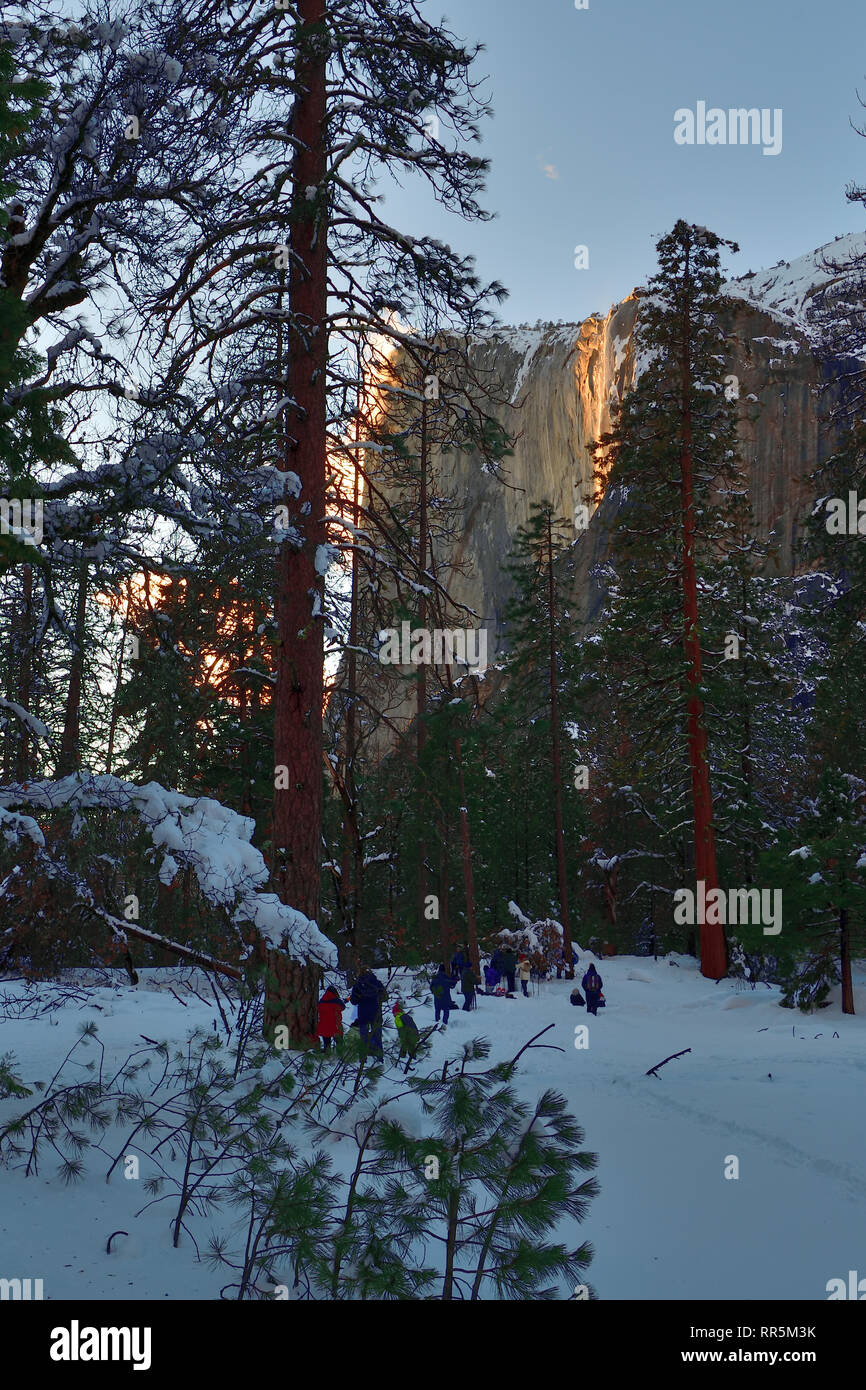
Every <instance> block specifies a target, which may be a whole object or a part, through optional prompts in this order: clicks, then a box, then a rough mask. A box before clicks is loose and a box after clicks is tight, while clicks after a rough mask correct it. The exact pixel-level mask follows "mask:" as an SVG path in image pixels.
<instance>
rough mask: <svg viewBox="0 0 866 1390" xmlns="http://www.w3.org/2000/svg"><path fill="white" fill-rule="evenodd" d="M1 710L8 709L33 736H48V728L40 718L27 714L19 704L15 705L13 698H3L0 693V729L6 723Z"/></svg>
mask: <svg viewBox="0 0 866 1390" xmlns="http://www.w3.org/2000/svg"><path fill="white" fill-rule="evenodd" d="M3 710H8V711H9V713H10V714H11V715H12V716H13V717H14V718H15V719H19V720H20V721H21V723H22V724H23V725H24V726H25V728H26V729H28V730H29V732H30V733H31V734H32V735H33V737H34V738H47V737H48V730H47V728H46V727H45V725H44V724H43V723H42V720H41V719H37V718H35V716H34V715H32V714H29V713H28V711H27V710H26V709H24V708H22V706H21V705H16V703H15V701H14V700H5V699H4V698H3V696H2V695H0V729H2V728H3V727H4V725H5V723H6V720H5V719H4V717H3V714H2V711H3Z"/></svg>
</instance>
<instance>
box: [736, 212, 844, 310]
mask: <svg viewBox="0 0 866 1390" xmlns="http://www.w3.org/2000/svg"><path fill="white" fill-rule="evenodd" d="M864 255H866V232H852V233H850V234H849V235H848V236H841V237H837V238H836V240H835V241H830V242H828V243H827V244H826V245H825V246H818V247H816V248H815V250H814V251H809V252H807V253H806V255H805V256H798V257H797V259H796V260H793V261H779V263H778V265H774V266H770V267H769V269H767V270H759V271H757V272H750V273H749V274H747V275H740V276H738V277H737V278H736V279H735V280H729V281H728V283H727V284H726V285H725V286H724V291H725V293H726V294H729V295H731V296H732V297H733V298H736V299H744V300H745V301H746V303H747V304H752V305H754V306H755V308H758V309H763V310H765V311H766V313H768V314H773V315H774V317H776V318H779V319H784V320H787V321H788V322H790V323H792V324H794V325H795V326H796V327H798V328H800V329H801V330H802V331H803V332H804V333H806V334H807V335H808V333H809V329H810V320H811V318H812V313H813V308H814V303H813V301H814V297H815V295H816V293H817V292H818V290H821V289H823V288H824V287H825V286H827V285H829V284H832V283H833V281H835V280H838V279H839V278H840V272H839V271H835V270H833V269H831V268H829V267H828V265H827V262H828V261H830V262H833V263H835V264H838V265H841V266H843V267H844V266H845V265H847V264H849V263H850V262H851V261H852V260H853V259H854V258H856V257H858V256H864Z"/></svg>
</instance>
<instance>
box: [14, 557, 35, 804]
mask: <svg viewBox="0 0 866 1390" xmlns="http://www.w3.org/2000/svg"><path fill="white" fill-rule="evenodd" d="M23 582H24V602H23V604H22V606H21V647H20V656H21V666H20V669H19V673H18V685H17V688H16V692H15V693H16V698H17V702H18V704H19V705H20V706H21V708H22V709H26V710H27V713H28V714H32V712H33V711H32V710H31V708H30V702H31V700H32V697H33V636H34V634H33V566H32V565H25V566H24V574H23ZM12 722H13V724H14V723H15V721H12ZM30 740H31V735H30V731H29V730H28V729H27V727H26V726H25V725H23V724H22V725H20V727H19V728H18V731H17V744H16V745H15V748H14V761H13V766H14V772H15V780H16V782H26V781H27V780H28V778H29V777H30V772H31V766H30V763H31V758H30Z"/></svg>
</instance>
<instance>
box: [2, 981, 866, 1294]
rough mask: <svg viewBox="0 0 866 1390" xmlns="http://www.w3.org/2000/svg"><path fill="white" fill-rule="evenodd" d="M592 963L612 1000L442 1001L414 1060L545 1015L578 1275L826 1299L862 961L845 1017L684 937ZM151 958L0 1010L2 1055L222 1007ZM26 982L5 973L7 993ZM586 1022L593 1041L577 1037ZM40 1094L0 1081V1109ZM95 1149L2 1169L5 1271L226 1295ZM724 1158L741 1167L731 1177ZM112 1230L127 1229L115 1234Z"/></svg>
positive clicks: (47, 1072)
mask: <svg viewBox="0 0 866 1390" xmlns="http://www.w3.org/2000/svg"><path fill="white" fill-rule="evenodd" d="M589 959H591V957H589V956H588V955H583V956H582V959H581V966H580V969H579V972H578V973H579V974H581V973H582V972H583V969H584V968H585V966H586V964H587V963H588V961H589ZM599 967H600V969H601V972H602V974H603V976H604V981H605V996H606V998H607V1001H608V1003H607V1008H606V1009H605V1010H602V1011H601V1013H600V1014H599V1016H598V1017H597V1018H588V1017H587V1015H586V1012H585V1010H584V1009H578V1008H573V1007H571V1005H570V1004H569V991H570V989H571V985H570V984H569V983H568V982H567V981H564V980H563V981H561V982H556V981H551V982H548V983H546V984H542V985H541V986H540V987H539V988H538V992H537V993H533V995H532V996H531V997H530V998H529V999H528V1000H527V999H523V998H522V997H520V996H519V995H518V997H517V998H515V999H513V1000H510V999H503V998H488V997H484V996H482V997H481V998H480V999H479V1007H478V1009H477V1011H475V1012H473V1013H471V1014H466V1013H462V1012H461V1013H456V1014H452V1016H451V1022H450V1024H449V1027H448V1029H447V1031H446V1032H444V1033H441V1034H435V1035H434V1037H433V1048H432V1055H431V1058H430V1060H429V1062H425V1063H423V1064H422V1067H423V1069H424V1070H426V1069H427V1068H428V1067H429V1068H430V1069H431V1070H433V1069H434V1068H436V1069H438V1070H441V1067H442V1064H443V1061H444V1060H445V1058H446V1057H447V1056H449V1055H450V1054H451V1053H452V1052H453V1051H455V1050H456V1049H457V1048H458V1046H459V1044H460V1042H462V1041H464V1040H466V1039H467V1038H469V1037H473V1036H485V1037H487V1038H489V1039H490V1041H491V1043H492V1055H493V1057H494V1058H500V1057H502V1058H504V1057H508V1056H511V1055H513V1054H514V1053H515V1052H516V1051H517V1050H518V1049H519V1048H520V1047H521V1046H522V1045H523V1043H525V1042H526V1041H527V1040H528V1039H529V1038H530V1037H531V1036H532V1035H533V1034H535V1033H538V1032H539V1030H541V1029H543V1028H545V1027H546V1026H547V1025H548V1024H549V1023H553V1024H554V1028H553V1029H552V1030H551V1032H549V1033H547V1034H546V1035H545V1037H544V1038H543V1039H542V1041H543V1042H544V1043H551V1042H553V1043H555V1044H557V1045H558V1046H559V1047H561V1048H562V1051H561V1052H558V1051H530V1052H528V1053H526V1054H524V1056H523V1058H522V1059H521V1063H520V1071H519V1074H518V1075H517V1077H516V1079H515V1082H514V1084H515V1086H516V1089H517V1090H518V1091H519V1093H520V1094H521V1095H523V1096H525V1097H526V1098H527V1099H534V1098H535V1097H536V1096H537V1095H538V1094H539V1093H540V1092H541V1091H542V1090H544V1089H545V1088H547V1087H550V1086H552V1087H555V1088H556V1089H558V1090H560V1091H562V1092H563V1093H564V1095H565V1096H566V1097H567V1098H568V1101H569V1104H570V1107H571V1109H572V1112H573V1113H574V1115H575V1116H576V1118H577V1120H578V1121H579V1123H580V1124H581V1125H582V1126H583V1128H584V1129H585V1131H586V1142H585V1147H586V1148H588V1149H590V1150H592V1151H593V1152H595V1153H597V1154H598V1158H599V1165H598V1170H597V1174H596V1176H597V1178H598V1180H599V1182H600V1185H601V1195H600V1196H599V1197H598V1198H597V1199H595V1200H594V1201H593V1202H592V1203H591V1207H590V1214H589V1217H588V1219H587V1221H586V1222H585V1223H584V1225H583V1226H582V1227H581V1228H580V1232H579V1236H577V1238H575V1237H576V1235H577V1233H575V1232H574V1231H572V1232H570V1233H567V1234H568V1235H570V1237H571V1238H572V1240H573V1243H574V1244H577V1243H578V1239H588V1240H590V1241H591V1242H592V1244H593V1245H594V1247H595V1251H596V1254H595V1259H594V1261H593V1264H592V1266H591V1268H590V1270H589V1273H588V1277H589V1279H590V1281H591V1283H592V1284H593V1286H594V1288H595V1289H596V1291H597V1293H598V1296H599V1297H600V1298H602V1299H673V1300H680V1299H710V1298H721V1299H749V1300H761V1299H768V1300H780V1299H782V1300H787V1299H810V1300H822V1299H826V1297H827V1292H826V1285H827V1281H828V1280H830V1279H832V1278H836V1277H841V1278H847V1274H848V1271H849V1270H851V1269H856V1270H859V1271H860V1273H861V1275H862V1274H866V1169H864V1163H863V1153H864V1141H866V1118H864V1115H866V1111H864V1106H863V1084H864V1070H866V971H864V969H863V968H860V969H859V970H858V972H857V974H856V977H855V984H856V1007H857V1009H858V1010H859V1011H860V1012H859V1014H858V1016H856V1017H845V1016H843V1015H842V1013H841V1009H840V1007H839V1001H838V995H837V996H836V997H835V998H834V1002H833V1004H832V1005H831V1006H830V1007H829V1008H826V1009H823V1010H821V1011H820V1012H819V1013H818V1014H815V1015H812V1016H809V1017H804V1016H802V1015H800V1014H795V1013H792V1012H790V1011H788V1010H782V1009H780V1008H779V1007H778V1003H777V998H778V994H777V991H775V990H770V989H768V988H767V987H766V986H764V985H760V986H758V988H757V989H755V990H754V991H751V990H747V991H746V992H745V993H742V992H737V991H736V989H735V987H734V984H733V982H732V981H727V980H726V981H722V982H721V983H719V984H713V983H711V982H709V981H707V980H704V979H703V978H702V976H701V975H700V974H699V973H698V970H697V965H696V962H694V961H693V960H691V959H690V958H688V957H684V956H676V957H671V958H668V959H665V960H660V961H659V962H657V963H656V962H654V961H653V960H652V959H650V960H645V959H636V958H633V957H621V958H617V959H614V960H606V961H602V962H599ZM142 975H143V977H144V978H143V984H142V985H141V986H139V987H138V988H133V987H131V986H129V985H126V984H118V986H117V987H115V988H110V987H94V988H92V989H90V990H89V991H88V994H87V996H86V998H85V1001H84V1002H83V1003H82V1002H81V1001H78V1002H74V1003H73V1004H72V1005H71V1006H69V1007H66V1008H63V1009H59V1010H57V1011H56V1012H54V1013H53V1014H46V1015H43V1016H42V1017H39V1018H31V1019H19V1020H11V1021H6V1022H3V1023H2V1024H0V1054H3V1053H7V1052H14V1053H15V1054H16V1055H17V1059H18V1066H17V1071H18V1073H19V1074H20V1075H21V1076H22V1077H23V1079H24V1080H25V1081H26V1082H28V1084H30V1083H32V1082H33V1081H34V1080H48V1079H49V1078H50V1076H51V1075H52V1074H53V1072H54V1070H55V1069H56V1067H57V1065H58V1063H59V1061H60V1059H61V1057H62V1056H63V1054H64V1053H65V1051H66V1050H67V1049H68V1047H69V1046H70V1045H71V1044H72V1042H73V1041H74V1040H75V1037H76V1036H77V1031H78V1029H79V1027H80V1024H81V1022H82V1021H84V1020H88V1019H94V1020H95V1021H96V1022H97V1025H98V1028H99V1036H100V1039H101V1040H102V1042H103V1043H104V1045H105V1046H106V1049H107V1051H108V1054H109V1055H110V1056H116V1057H118V1058H121V1057H122V1056H124V1055H125V1054H126V1052H128V1051H129V1050H131V1049H132V1047H133V1046H134V1045H135V1044H136V1043H138V1042H139V1041H140V1035H142V1034H143V1035H145V1036H146V1037H148V1038H153V1039H162V1038H165V1039H170V1040H174V1041H178V1042H180V1041H183V1039H184V1038H185V1037H186V1036H187V1035H188V1033H189V1032H190V1030H191V1029H193V1028H195V1027H199V1028H205V1029H208V1030H210V1029H212V1028H213V1026H214V1021H216V1023H217V1025H219V1023H220V1020H219V1017H218V1014H217V1011H216V1009H215V1008H210V1007H208V1006H207V1005H206V1004H205V1003H204V1002H203V1001H202V1000H200V999H198V998H196V997H195V996H194V995H192V996H189V995H187V996H185V998H184V1003H185V1005H186V1007H184V1005H183V1004H181V1003H180V1002H179V1001H178V1000H177V999H175V997H174V996H173V995H172V994H171V993H169V992H168V991H167V988H166V986H167V985H168V984H169V983H173V984H174V987H175V988H176V989H179V986H178V982H177V977H176V974H175V972H167V971H163V972H160V971H147V972H142ZM395 984H396V986H397V987H398V988H402V989H403V991H404V992H405V993H406V994H407V995H408V993H409V988H408V985H409V981H408V979H400V978H398V979H397V981H396V982H395V981H392V993H393V987H394V985H395ZM157 985H161V986H162V987H160V988H157V987H156V986H157ZM22 988H23V987H22V986H20V985H18V984H2V983H0V995H2V994H9V993H14V992H15V991H20V990H21V989H22ZM413 1012H414V1015H415V1018H416V1019H417V1021H418V1023H419V1025H421V1026H424V1025H425V1024H427V1023H430V1022H432V1008H431V1007H430V1006H429V1005H426V1004H423V1003H422V1004H415V1005H414V1006H413ZM580 1025H586V1026H587V1027H588V1029H589V1034H588V1043H589V1045H588V1047H586V1048H583V1047H576V1046H575V1028H576V1027H578V1026H580ZM837 1034H838V1036H835V1035H837ZM388 1036H389V1037H390V1038H391V1039H393V1029H389V1031H388ZM577 1040H578V1041H579V1040H580V1039H579V1038H578V1039H577ZM684 1048H691V1052H689V1053H687V1054H686V1055H685V1056H683V1057H680V1058H678V1059H677V1060H675V1061H672V1062H670V1063H669V1064H668V1065H667V1066H665V1067H663V1068H662V1070H661V1071H660V1072H659V1074H658V1076H657V1077H654V1076H646V1075H645V1073H646V1071H647V1069H648V1068H649V1067H651V1066H653V1065H655V1064H656V1063H658V1062H660V1061H661V1060H662V1059H663V1058H664V1057H666V1056H668V1055H669V1054H671V1053H675V1052H680V1051H681V1050H682V1049H684ZM82 1075H85V1073H83V1072H82ZM35 1098H36V1099H38V1096H37V1097H35ZM32 1103H33V1101H32V1100H31V1101H29V1102H28V1101H26V1100H15V1099H7V1100H4V1101H3V1102H0V1123H3V1122H5V1121H7V1120H8V1119H9V1118H10V1116H11V1115H13V1114H15V1113H18V1112H19V1111H20V1110H22V1109H24V1108H25V1107H26V1106H27V1105H28V1104H32ZM96 1157H98V1158H99V1160H100V1162H99V1163H95V1162H93V1161H92V1160H91V1161H90V1162H89V1165H88V1172H87V1176H86V1178H85V1180H84V1181H83V1182H81V1183H79V1184H77V1185H75V1186H73V1187H66V1186H64V1185H63V1183H62V1182H61V1181H60V1179H59V1178H57V1177H56V1176H55V1175H54V1169H55V1168H56V1163H54V1162H49V1163H48V1164H47V1166H46V1167H45V1168H44V1169H43V1171H42V1172H41V1173H40V1175H39V1176H38V1177H30V1178H25V1177H24V1176H23V1174H22V1173H20V1172H16V1171H9V1170H0V1193H2V1199H0V1265H2V1268H0V1277H6V1278H13V1277H19V1278H26V1277H31V1278H42V1279H43V1281H44V1294H45V1297H46V1298H55V1299H62V1298H69V1299H75V1300H81V1299H85V1300H86V1299H101V1298H107V1299H124V1298H135V1299H137V1298H147V1299H155V1300H159V1299H213V1298H215V1297H218V1290H219V1287H220V1285H222V1284H224V1283H225V1282H226V1278H227V1276H226V1274H225V1272H222V1273H220V1272H215V1271H213V1270H212V1269H209V1268H208V1267H207V1265H205V1264H204V1263H200V1262H198V1260H197V1259H196V1253H195V1249H194V1248H193V1246H192V1243H191V1242H190V1241H188V1240H185V1241H184V1243H183V1244H182V1246H181V1247H180V1248H179V1249H174V1248H173V1247H172V1243H171V1235H170V1230H169V1225H168V1218H167V1214H166V1213H167V1208H166V1207H163V1206H156V1207H151V1208H150V1209H149V1211H147V1212H146V1213H145V1214H144V1215H142V1216H140V1217H136V1216H135V1212H136V1211H137V1210H138V1209H139V1208H141V1207H142V1206H143V1205H144V1203H145V1201H146V1200H147V1199H146V1197H144V1196H143V1195H142V1188H141V1183H140V1182H133V1181H124V1179H123V1177H122V1176H121V1175H120V1173H119V1171H118V1172H115V1174H114V1176H113V1177H112V1180H111V1182H110V1183H106V1182H105V1171H106V1167H107V1163H106V1162H105V1161H104V1160H103V1159H102V1156H101V1155H97V1156H96ZM732 1157H735V1158H737V1159H738V1160H739V1177H738V1178H736V1179H732V1178H726V1177H725V1171H726V1168H727V1169H728V1171H730V1170H731V1168H732V1167H733V1165H732V1163H731V1159H732ZM145 1176H146V1174H145V1173H144V1172H142V1177H145ZM221 1220H222V1218H221V1217H219V1216H217V1217H214V1218H211V1217H204V1218H201V1217H197V1218H194V1219H193V1222H192V1225H193V1229H194V1231H195V1234H196V1238H197V1239H199V1240H200V1241H202V1242H206V1239H207V1236H208V1234H209V1233H210V1231H211V1230H212V1229H214V1228H217V1227H218V1226H219V1225H220V1222H221ZM117 1230H123V1231H127V1232H128V1233H129V1234H128V1236H126V1237H120V1238H118V1239H117V1240H116V1241H115V1243H114V1247H113V1253H112V1254H111V1255H107V1254H106V1240H107V1237H108V1236H109V1235H110V1233H111V1232H113V1231H117ZM561 1234H562V1235H566V1233H564V1232H563V1233H561ZM568 1292H569V1291H567V1290H563V1296H565V1297H567V1296H568Z"/></svg>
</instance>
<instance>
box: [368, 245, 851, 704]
mask: <svg viewBox="0 0 866 1390" xmlns="http://www.w3.org/2000/svg"><path fill="white" fill-rule="evenodd" d="M849 243H850V244H849ZM864 244H866V239H864V238H863V237H846V238H841V239H840V240H839V241H837V242H836V243H831V245H830V247H829V248H818V249H817V250H816V251H814V252H812V253H810V254H809V255H807V256H804V257H801V258H800V259H799V260H797V261H793V262H790V263H788V262H780V263H779V265H778V266H774V267H773V268H772V269H770V270H767V271H762V272H759V273H758V274H752V273H751V272H750V273H749V274H748V275H747V276H744V277H743V278H742V279H740V280H736V281H732V282H730V283H729V284H728V285H727V286H726V293H727V295H728V296H729V297H730V298H729V307H728V308H727V309H726V310H725V311H724V316H723V328H724V332H725V338H726V341H727V343H728V347H729V352H730V359H729V364H728V368H727V370H728V372H729V373H731V374H733V375H734V376H736V377H737V379H738V389H739V407H740V439H741V445H742V457H743V460H744V462H745V464H746V466H747V468H748V470H749V474H750V478H751V492H752V506H753V511H754V515H755V522H756V528H757V530H758V533H759V534H760V535H761V536H762V537H763V538H765V539H771V540H772V541H773V543H774V546H775V549H776V552H777V560H778V563H779V564H780V565H781V567H782V568H783V569H791V568H792V566H793V564H794V554H795V546H796V541H797V534H798V529H799V528H800V527H801V525H802V522H803V519H804V517H805V515H806V514H807V513H808V509H809V505H810V502H809V498H808V495H807V493H806V490H805V489H804V487H803V478H804V475H806V474H808V473H809V472H811V470H812V469H813V468H814V467H815V464H816V462H817V461H818V460H819V459H820V458H822V457H825V456H826V454H827V453H828V452H829V450H830V447H831V440H830V437H829V433H828V430H827V428H826V425H825V424H823V423H822V417H823V415H824V413H825V411H826V408H827V402H826V399H824V398H823V397H822V395H821V391H820V388H821V386H822V368H821V365H820V362H819V360H818V357H817V355H816V354H815V353H814V351H813V347H812V342H813V330H812V327H811V325H810V304H811V301H812V299H813V297H814V294H815V291H816V289H817V288H819V287H820V286H822V285H826V284H828V283H832V275H831V273H830V272H828V271H827V270H826V268H825V267H824V264H823V262H824V255H825V251H827V252H829V253H830V254H831V255H832V254H834V253H835V254H837V255H844V254H846V253H850V252H851V251H852V250H854V251H856V250H859V249H862V247H863V245H864ZM639 342H640V298H639V297H638V295H637V294H636V293H632V294H631V295H629V296H628V297H627V298H626V299H624V300H623V301H622V302H621V303H619V304H617V305H615V306H614V307H613V308H612V309H611V310H610V312H609V313H608V314H607V315H606V316H605V317H601V316H598V315H594V316H592V317H591V318H588V319H586V320H585V321H584V322H583V323H578V324H563V323H559V324H541V325H537V326H536V327H534V328H529V327H522V328H512V329H508V328H506V329H502V330H499V331H498V332H496V333H495V334H492V335H490V336H488V337H487V338H485V339H483V340H481V341H479V342H478V343H477V344H476V345H475V346H474V348H473V359H474V364H475V367H476V369H477V372H478V375H479V377H480V378H481V379H485V380H494V381H495V382H496V383H498V385H497V389H496V391H495V395H496V397H497V398H498V403H497V404H495V405H494V406H493V407H492V412H493V413H494V414H495V415H496V416H497V417H498V418H499V420H500V421H501V422H502V424H503V425H504V426H505V427H506V429H507V430H508V431H509V432H510V433H511V434H512V435H513V436H515V444H514V451H513V454H512V455H511V456H510V457H509V458H507V459H505V460H504V461H503V464H502V468H501V473H500V476H499V477H495V476H493V475H492V474H491V473H490V472H487V471H485V470H484V468H483V467H482V462H481V460H480V459H479V458H478V457H476V456H472V455H466V454H453V453H452V454H445V455H439V456H437V457H435V458H434V461H433V471H434V474H435V480H434V482H433V490H434V492H436V493H439V494H440V495H444V496H446V497H448V498H451V499H454V500H455V501H457V502H459V504H460V506H461V508H462V519H461V522H460V525H459V526H458V533H457V536H456V538H455V540H454V542H453V545H452V548H451V551H450V554H449V555H447V556H441V557H439V558H440V562H445V563H448V562H453V563H456V564H457V566H458V569H457V571H455V572H452V574H451V578H450V580H449V589H450V591H451V593H452V595H453V597H454V598H455V599H456V600H457V601H458V602H460V603H462V604H465V605H466V606H468V607H469V608H471V609H473V610H474V611H475V613H476V614H477V615H478V622H479V623H481V624H483V625H484V626H485V627H486V628H487V630H488V651H489V659H490V661H491V662H494V661H495V660H496V653H497V651H498V650H501V647H502V642H503V636H504V620H505V610H506V606H507V603H508V598H509V592H510V583H509V577H508V574H507V571H506V568H505V563H506V561H507V558H508V555H509V552H510V550H511V547H512V542H513V538H514V536H515V533H516V531H517V529H518V527H519V526H521V525H522V524H523V523H525V522H526V521H527V520H528V518H529V516H530V512H531V509H532V506H533V504H536V503H541V502H544V501H549V502H551V503H552V504H553V506H554V508H555V510H556V512H557V514H558V515H560V516H561V517H563V518H566V519H568V520H569V521H570V522H571V523H572V524H573V526H574V545H575V556H574V558H575V561H576V564H575V567H574V573H575V592H574V603H573V608H572V611H573V616H574V619H575V624H576V626H578V627H580V626H582V625H583V624H584V623H586V622H587V621H588V622H590V623H591V622H592V621H594V620H595V619H596V618H597V617H598V616H599V613H600V610H601V606H602V602H603V593H602V591H601V589H600V588H599V584H598V580H597V578H596V577H595V575H594V571H595V570H596V568H597V567H598V565H599V564H600V563H601V562H602V561H603V560H604V558H605V553H606V546H607V531H606V528H605V525H604V521H605V514H606V512H608V511H609V510H610V507H611V506H612V505H613V500H612V499H611V498H605V499H604V500H602V502H601V504H600V506H599V508H598V511H595V507H594V503H593V495H594V492H595V483H594V466H593V453H592V449H593V442H594V441H595V440H597V439H598V438H599V437H600V436H601V435H602V434H604V433H605V431H606V430H608V429H609V427H610V424H611V410H612V407H613V406H614V405H615V403H616V402H617V401H618V400H619V399H620V398H621V397H622V395H623V393H624V392H625V391H627V390H628V389H629V387H630V386H631V385H632V384H633V382H634V380H635V374H636V372H637V373H640V371H641V370H642V366H643V362H642V360H641V349H640V346H639ZM584 506H588V507H589V509H590V512H591V513H592V516H591V520H590V523H589V527H588V529H583V528H582V522H581V514H582V508H583V507H584ZM381 693H382V694H384V692H381ZM397 703H398V706H403V701H401V700H400V699H399V697H398V702H397ZM399 712H400V715H403V714H407V713H409V711H408V709H407V708H405V707H401V708H400V711H399ZM392 714H397V710H396V709H394V708H392ZM398 720H399V722H402V720H401V719H399V716H398Z"/></svg>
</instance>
